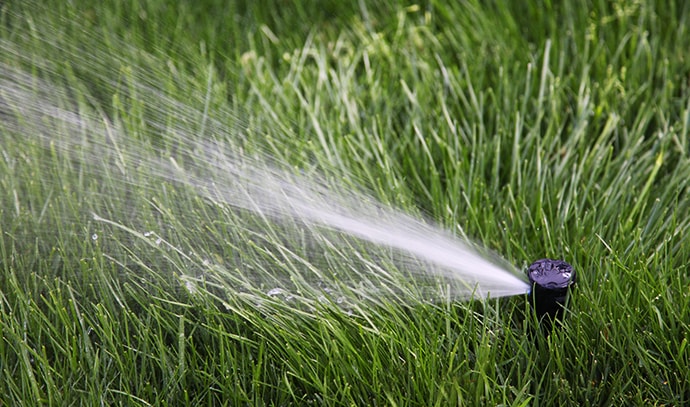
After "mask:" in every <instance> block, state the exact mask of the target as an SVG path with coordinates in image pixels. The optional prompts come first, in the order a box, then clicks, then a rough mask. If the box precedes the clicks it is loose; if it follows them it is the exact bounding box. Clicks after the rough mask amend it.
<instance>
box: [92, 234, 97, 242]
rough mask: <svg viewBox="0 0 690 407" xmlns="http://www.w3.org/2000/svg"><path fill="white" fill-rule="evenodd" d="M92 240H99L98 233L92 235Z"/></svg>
mask: <svg viewBox="0 0 690 407" xmlns="http://www.w3.org/2000/svg"><path fill="white" fill-rule="evenodd" d="M91 240H94V241H95V240H98V234H97V233H94V234H93V235H91Z"/></svg>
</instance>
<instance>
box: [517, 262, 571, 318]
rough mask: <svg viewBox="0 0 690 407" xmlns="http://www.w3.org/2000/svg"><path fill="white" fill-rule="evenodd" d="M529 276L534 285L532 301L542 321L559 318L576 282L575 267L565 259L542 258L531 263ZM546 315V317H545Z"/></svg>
mask: <svg viewBox="0 0 690 407" xmlns="http://www.w3.org/2000/svg"><path fill="white" fill-rule="evenodd" d="M527 277H528V278H529V282H530V284H531V285H532V291H531V295H530V301H531V303H532V308H534V311H535V312H536V314H537V318H538V319H539V320H540V321H541V320H543V319H546V320H547V321H551V320H554V319H559V318H560V317H561V315H562V314H563V307H564V306H565V302H566V299H567V298H568V288H569V287H570V286H572V285H573V284H575V269H573V266H571V265H570V264H568V263H567V262H565V261H563V260H553V259H540V260H537V261H535V262H534V263H532V264H530V266H529V269H528V270H527ZM544 316H546V318H544Z"/></svg>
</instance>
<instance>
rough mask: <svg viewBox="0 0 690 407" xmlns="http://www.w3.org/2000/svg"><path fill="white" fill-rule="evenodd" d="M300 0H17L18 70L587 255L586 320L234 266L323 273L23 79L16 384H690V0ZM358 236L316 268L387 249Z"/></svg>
mask: <svg viewBox="0 0 690 407" xmlns="http://www.w3.org/2000/svg"><path fill="white" fill-rule="evenodd" d="M53 3H54V4H53ZM139 3H143V4H141V5H140V4H139ZM226 3H228V4H226ZM296 3H297V4H293V2H284V1H281V2H254V1H247V2H221V1H213V0H208V1H204V2H201V3H198V2H187V1H181V2H174V1H170V2H165V1H162V0H160V1H158V0H150V1H147V2H127V3H125V2H119V1H112V2H110V1H105V2H98V5H96V3H93V2H90V1H72V2H60V1H56V2H41V4H25V3H24V2H0V68H2V69H4V70H5V71H7V72H9V70H10V68H11V69H12V70H15V71H21V72H26V73H28V74H29V75H30V76H31V77H32V78H34V79H35V81H34V82H33V86H32V87H30V88H29V90H30V91H31V92H33V94H34V95H35V97H36V98H38V100H41V99H49V100H50V101H51V102H54V103H58V104H60V103H61V104H64V106H65V108H67V109H68V110H74V111H78V112H81V113H83V114H84V115H86V116H89V115H90V116H92V117H103V118H108V120H109V121H110V123H113V126H119V127H118V129H119V131H120V132H121V134H123V135H124V137H126V138H125V139H123V140H121V142H122V143H123V145H127V144H128V143H134V140H138V141H137V142H136V143H140V144H137V145H142V146H145V149H149V150H147V151H148V152H146V151H145V152H144V154H149V153H150V154H154V149H153V146H158V147H159V148H163V149H171V150H172V149H174V147H175V146H171V145H168V144H166V142H165V137H164V134H161V130H160V129H159V128H157V127H156V126H153V125H152V124H153V123H166V124H167V126H168V128H172V129H175V128H177V129H185V130H187V131H190V132H197V133H198V135H199V137H202V138H203V137H216V136H217V135H218V134H221V135H222V134H236V135H238V134H239V130H237V131H234V132H229V133H227V132H223V131H220V130H219V129H218V128H217V127H216V126H220V125H226V126H228V128H231V129H232V128H234V127H238V128H240V127H245V128H246V129H247V130H246V132H244V134H243V136H242V138H241V139H237V140H229V142H230V143H237V144H241V145H242V147H243V148H245V149H246V150H247V151H267V152H269V153H270V154H271V155H272V156H273V157H275V158H276V160H278V161H281V162H286V163H289V165H291V166H293V167H294V168H295V170H300V171H304V172H322V173H324V174H327V176H328V177H331V179H333V180H338V182H342V183H344V184H345V185H348V186H350V187H352V188H361V189H364V190H366V191H367V192H368V193H369V194H371V195H373V196H375V197H376V198H377V199H379V200H381V201H382V202H384V203H386V204H391V205H394V206H396V207H398V208H402V209H403V210H404V211H406V212H408V213H411V214H414V215H415V216H420V217H425V218H427V219H432V220H434V221H435V222H438V223H440V224H443V225H444V226H446V227H447V228H448V229H449V230H451V231H452V232H453V233H455V234H457V235H461V236H467V237H469V238H471V239H472V240H474V241H477V242H480V243H481V244H483V245H485V246H487V247H489V248H491V249H494V250H496V251H497V252H499V253H501V254H502V255H503V256H504V257H505V258H506V259H507V260H509V261H510V262H512V263H514V264H517V265H519V266H523V265H526V264H528V263H530V262H531V261H533V260H535V259H537V258H541V257H557V258H563V259H565V260H567V261H569V262H571V263H572V264H574V265H575V267H576V268H577V270H578V273H579V283H578V287H577V289H576V290H575V291H574V293H573V296H572V297H571V301H570V304H569V308H568V312H567V315H566V318H565V319H564V321H563V324H562V326H559V327H557V328H556V329H555V330H554V331H553V332H552V333H551V335H549V336H544V335H539V334H535V330H536V329H537V328H536V327H535V325H536V321H534V319H533V316H532V315H531V314H530V313H529V306H528V305H527V302H526V299H525V298H522V297H514V298H506V299H502V300H500V301H499V300H489V301H485V302H481V301H473V302H469V303H462V302H460V303H456V302H448V301H438V302H435V303H429V302H424V301H422V300H420V299H419V298H405V299H404V301H403V302H402V303H401V302H400V301H394V300H392V299H387V298H382V299H380V300H378V301H375V304H374V305H370V304H369V303H364V304H357V303H354V304H352V311H353V314H352V315H348V314H347V313H345V312H342V310H341V309H340V308H339V307H338V306H335V305H334V304H328V303H325V304H321V303H319V302H318V301H316V302H314V301H313V300H312V299H309V298H307V297H308V296H306V295H305V298H303V299H301V300H300V301H301V302H297V303H296V304H297V305H295V304H291V303H288V302H286V301H284V300H281V299H279V298H273V297H268V296H265V295H264V296H262V295H261V290H264V291H265V290H266V289H267V288H269V289H270V288H272V287H268V286H267V287H258V288H257V289H256V291H252V290H251V287H250V288H246V287H244V288H243V290H239V291H237V290H233V289H232V287H231V284H230V283H235V282H234V280H232V278H233V274H232V272H228V271H226V270H225V269H223V268H222V267H219V268H218V269H217V270H215V269H210V268H209V270H205V269H204V267H205V265H204V263H203V260H204V259H203V258H201V257H197V256H201V255H200V253H201V254H204V255H209V256H213V257H211V258H210V260H211V263H214V264H224V262H227V263H228V264H229V263H232V264H235V265H242V268H243V271H244V272H246V273H248V274H251V273H263V274H265V275H274V274H275V275H287V276H292V277H293V278H297V277H298V276H301V275H303V274H304V272H305V270H304V269H305V266H304V264H303V263H300V262H299V261H298V259H299V258H301V257H300V256H304V255H305V254H304V253H303V252H302V251H301V250H305V251H306V249H304V248H301V247H300V244H299V241H298V240H293V241H285V240H284V238H283V237H281V236H283V235H281V231H280V230H279V229H278V227H277V226H275V225H272V224H271V222H264V221H263V220H262V219H260V218H257V217H253V216H250V215H249V214H242V213H238V212H233V211H228V210H226V209H224V208H222V207H219V206H217V205H212V204H209V203H208V202H207V201H205V200H204V199H202V198H201V196H200V195H199V194H196V193H195V192H194V191H193V190H189V189H185V188H175V187H174V185H166V184H165V183H162V184H161V183H160V182H157V181H156V180H155V179H152V178H151V177H149V176H148V175H147V173H146V169H141V168H136V167H135V166H131V163H130V167H128V168H127V177H128V178H127V181H128V182H130V184H129V185H130V186H128V187H127V188H124V187H123V184H122V179H121V178H122V176H121V175H118V173H117V171H115V168H116V167H114V166H109V167H108V168H112V169H113V173H107V172H103V171H102V170H101V171H99V170H97V169H95V168H98V165H99V163H95V162H93V160H83V159H80V157H81V158H83V156H80V154H82V152H80V151H71V152H70V153H69V154H61V153H60V152H59V151H57V150H56V149H55V148H54V146H53V147H50V146H46V144H44V143H42V142H41V138H39V137H37V136H38V134H39V133H41V134H44V135H45V134H48V135H50V134H53V135H55V137H56V138H58V139H59V137H60V136H59V135H63V137H64V135H65V134H69V136H70V137H71V136H74V134H73V133H74V132H75V131H77V129H75V127H73V126H72V127H70V126H66V125H65V123H60V122H59V121H48V120H46V121H44V122H36V120H33V121H32V120H30V118H28V117H24V118H23V119H24V122H22V120H23V119H22V117H21V115H19V116H18V115H16V114H15V113H14V110H12V106H8V103H7V100H10V98H9V97H8V95H7V94H5V95H3V94H2V93H0V230H1V232H2V234H1V236H0V333H1V336H2V340H0V405H2V406H4V405H7V406H10V405H18V404H23V405H41V404H46V405H60V406H63V405H75V404H77V405H81V404H86V405H96V404H101V403H103V404H110V405H244V404H252V405H305V404H312V405H399V406H412V405H419V406H431V405H438V406H448V405H515V406H524V405H535V406H536V405H542V406H552V405H573V406H580V405H684V404H687V403H688V402H690V390H689V389H690V384H689V383H690V377H689V375H690V373H689V372H690V350H689V349H688V346H687V345H688V337H689V336H690V335H689V333H690V326H689V322H688V321H690V271H689V270H688V263H689V262H690V242H688V240H687V238H686V237H687V236H688V231H689V228H690V215H688V214H689V213H690V199H688V193H689V192H690V191H689V186H688V181H687V180H689V179H690V160H689V154H690V134H689V127H690V102H688V101H689V100H690V90H689V87H688V85H689V83H690V62H688V57H687V44H689V43H690V33H689V32H688V31H687V24H688V17H689V16H690V5H689V4H687V3H686V2H683V1H676V2H671V3H670V4H669V2H661V1H653V0H647V1H642V0H640V1H632V0H630V1H575V2H550V1H537V0H533V1H530V2H521V3H520V4H519V5H518V2H502V1H490V2H479V1H462V2H442V1H431V2H428V3H419V4H414V3H397V2H394V1H388V2H371V3H372V4H366V3H367V2H337V1H327V2H322V1H313V0H312V1H307V2H296ZM341 3H342V4H341ZM350 3H351V4H350ZM446 3H448V4H446ZM513 3H515V4H513ZM561 3H564V4H561ZM2 75H3V74H0V78H4V77H3V76H2ZM39 79H40V80H42V81H46V82H40V81H39ZM43 83H51V84H53V85H52V86H54V88H53V89H46V88H45V86H44V85H43ZM144 86H150V87H151V88H153V89H157V90H158V91H159V92H160V93H156V94H153V93H151V94H142V93H141V90H142V89H144ZM51 92H52V93H51ZM163 94H165V95H167V96H166V98H165V99H164V98H161V99H160V100H158V99H156V98H155V96H156V95H163ZM50 95H52V96H50ZM55 95H57V96H55ZM170 101H178V102H179V103H181V105H180V106H188V107H189V108H190V109H191V110H190V112H188V113H187V114H185V115H176V114H175V112H176V107H174V106H168V107H166V106H167V105H166V103H169V102H170ZM238 116H239V120H238ZM183 119H193V120H189V121H187V122H185V121H184V120H183ZM231 119H232V120H231ZM16 123H23V124H22V126H25V127H21V128H23V129H29V130H31V131H26V132H24V133H21V132H18V131H17V128H20V127H18V126H16V125H15V124H16ZM99 125H101V126H102V123H101V124H99ZM61 126H62V127H61ZM80 131H83V132H84V137H88V134H87V133H88V131H89V128H88V127H87V128H84V129H81V130H80ZM75 137H76V136H75ZM127 138H130V139H127ZM238 138H239V136H238ZM128 140H130V141H128ZM83 154H87V153H86V152H84V153H83ZM110 154H111V153H108V154H106V155H104V159H105V160H110V159H113V157H114V155H110ZM94 174H95V175H94ZM92 211H95V212H97V213H98V214H99V215H101V216H104V217H108V218H109V219H112V220H113V221H115V222H116V223H117V224H116V225H113V224H108V223H102V222H96V221H94V219H93V217H92V216H91V212H92ZM124 228H132V230H133V231H127V230H125V229H124ZM262 228H275V229H264V230H263V232H262V233H261V234H260V235H257V232H256V231H257V230H261V229H262ZM146 231H155V232H156V233H158V234H159V235H156V236H160V237H161V238H163V239H164V243H163V244H162V245H156V244H155V243H153V239H151V238H149V237H145V236H143V235H142V234H143V233H144V232H146ZM94 234H95V235H97V238H96V239H93V235H94ZM154 237H155V236H154ZM166 243H169V244H170V245H171V246H170V247H169V248H167V249H166V247H168V246H166ZM177 248H181V249H177ZM190 248H194V253H193V254H190V253H189V250H191V249H190ZM334 250H335V249H334ZM291 253H293V254H291ZM346 256H347V252H346V253H345V254H343V253H338V252H337V251H334V252H332V253H331V252H328V253H325V255H324V257H325V259H326V260H324V263H322V264H320V265H319V267H318V268H317V269H316V270H315V271H314V272H322V273H338V272H344V271H345V270H346V269H347V268H348V267H361V266H362V265H361V264H358V263H357V262H354V261H353V262H352V263H350V262H348V261H346ZM230 259H234V260H232V261H231V260H230ZM233 262H234V263H233ZM190 270H191V271H195V270H196V271H198V270H201V271H202V272H208V273H209V276H210V277H209V279H208V281H206V284H207V285H204V284H201V283H199V284H198V286H197V289H196V290H191V291H190V290H187V289H185V284H186V282H187V281H186V280H185V279H184V276H185V275H186V274H188V273H189V272H190ZM236 283H237V284H240V282H236ZM295 284H296V285H298V286H299V281H297V282H295ZM240 285H241V284H240ZM300 304H301V305H300Z"/></svg>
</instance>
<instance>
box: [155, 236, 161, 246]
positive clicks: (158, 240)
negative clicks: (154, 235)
mask: <svg viewBox="0 0 690 407" xmlns="http://www.w3.org/2000/svg"><path fill="white" fill-rule="evenodd" d="M162 241H163V239H161V238H160V237H159V238H158V239H156V245H160V244H161V242H162Z"/></svg>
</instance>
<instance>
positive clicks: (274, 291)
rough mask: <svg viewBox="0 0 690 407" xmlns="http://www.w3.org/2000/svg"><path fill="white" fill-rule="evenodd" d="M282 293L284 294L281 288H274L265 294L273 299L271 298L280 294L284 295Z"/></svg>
mask: <svg viewBox="0 0 690 407" xmlns="http://www.w3.org/2000/svg"><path fill="white" fill-rule="evenodd" d="M284 292H285V290H283V289H282V288H274V289H272V290H269V291H268V292H267V293H266V294H267V295H270V296H271V297H273V296H276V295H280V294H282V293H284Z"/></svg>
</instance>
